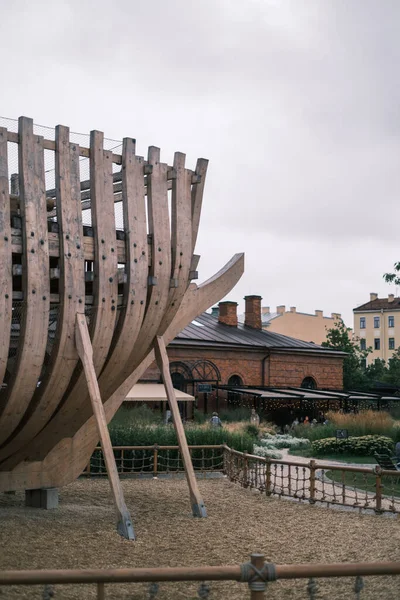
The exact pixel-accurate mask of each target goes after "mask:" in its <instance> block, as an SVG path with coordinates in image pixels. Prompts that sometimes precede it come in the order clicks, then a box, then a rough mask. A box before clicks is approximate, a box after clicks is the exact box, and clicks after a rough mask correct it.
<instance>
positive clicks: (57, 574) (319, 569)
mask: <svg viewBox="0 0 400 600" xmlns="http://www.w3.org/2000/svg"><path fill="white" fill-rule="evenodd" d="M265 564H266V563H264V565H265ZM271 566H272V565H271ZM246 567H249V563H247V564H246ZM258 568H259V570H260V571H261V572H263V575H264V576H265V577H266V579H267V573H268V572H274V573H275V576H276V579H301V578H310V577H356V576H357V575H360V576H368V575H400V562H380V563H345V564H342V563H334V564H296V565H274V569H266V570H265V571H264V570H263V568H260V567H258ZM246 570H247V571H248V573H249V577H250V578H253V577H254V572H253V571H252V569H251V568H250V569H248V568H247V569H246ZM243 573H244V570H243V567H242V565H236V566H223V567H173V568H161V569H156V568H149V569H148V568H143V569H85V570H40V571H39V570H32V571H0V585H18V584H30V585H35V584H46V583H51V584H60V583H63V584H66V583H98V582H99V583H128V582H151V581H224V580H225V581H243V580H244V579H243ZM245 580H246V579H245Z"/></svg>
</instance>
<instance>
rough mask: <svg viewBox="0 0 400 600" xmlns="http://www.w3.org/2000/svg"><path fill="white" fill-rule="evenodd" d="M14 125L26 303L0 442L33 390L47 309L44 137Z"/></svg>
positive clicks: (27, 125) (0, 418)
mask: <svg viewBox="0 0 400 600" xmlns="http://www.w3.org/2000/svg"><path fill="white" fill-rule="evenodd" d="M18 127H19V140H20V143H19V146H18V157H19V168H20V183H19V187H20V197H21V216H22V220H23V229H22V233H23V246H24V248H25V252H24V254H23V261H22V267H23V274H22V287H23V292H24V297H25V300H24V305H23V313H22V320H21V329H20V334H19V344H18V348H17V360H16V363H15V365H14V371H13V373H12V375H11V378H10V381H9V382H8V386H7V390H6V392H5V394H4V395H5V397H4V398H2V402H1V408H0V444H2V443H4V442H5V441H6V440H7V439H8V438H10V437H11V436H12V435H13V433H14V431H15V429H16V427H17V426H18V425H19V424H20V422H21V421H22V419H23V417H24V415H25V412H26V411H27V409H28V407H29V404H30V402H31V400H32V397H33V395H34V393H35V391H36V387H37V383H38V380H39V377H40V373H41V371H42V366H43V361H44V357H45V351H46V344H47V331H48V323H49V308H50V279H49V252H48V241H47V216H46V212H47V211H46V196H45V175H44V152H43V139H42V138H41V137H39V136H35V135H34V134H33V122H32V120H31V119H27V118H26V117H20V119H19V124H18Z"/></svg>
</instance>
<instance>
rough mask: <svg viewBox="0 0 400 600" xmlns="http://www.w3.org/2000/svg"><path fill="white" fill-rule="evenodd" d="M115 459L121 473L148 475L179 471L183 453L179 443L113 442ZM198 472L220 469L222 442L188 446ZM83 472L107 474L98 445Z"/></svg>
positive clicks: (221, 465) (98, 474)
mask: <svg viewBox="0 0 400 600" xmlns="http://www.w3.org/2000/svg"><path fill="white" fill-rule="evenodd" d="M113 450H114V456H115V462H116V464H117V469H118V473H120V475H139V476H140V475H150V474H152V475H153V477H157V476H158V475H161V474H174V473H182V472H183V471H184V466H183V461H182V456H181V453H180V451H179V447H178V446H159V445H158V444H154V445H153V446H114V447H113ZM189 452H190V455H191V458H192V463H193V467H194V470H195V471H196V472H197V473H209V472H212V471H214V472H215V471H223V469H224V453H225V447H224V446H221V445H214V446H213V445H208V446H189ZM82 475H87V476H93V475H95V476H100V475H107V469H106V465H105V462H104V457H103V452H102V450H101V448H96V450H95V451H94V453H93V454H92V456H91V458H90V462H89V464H88V465H87V467H86V469H85V470H84V471H83V473H82Z"/></svg>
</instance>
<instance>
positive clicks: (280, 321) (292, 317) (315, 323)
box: [239, 305, 341, 344]
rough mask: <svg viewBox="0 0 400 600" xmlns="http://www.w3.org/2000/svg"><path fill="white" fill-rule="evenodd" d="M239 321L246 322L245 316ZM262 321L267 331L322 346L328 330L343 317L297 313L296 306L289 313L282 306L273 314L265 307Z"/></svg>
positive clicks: (321, 312) (335, 314) (317, 311)
mask: <svg viewBox="0 0 400 600" xmlns="http://www.w3.org/2000/svg"><path fill="white" fill-rule="evenodd" d="M239 319H240V320H241V321H244V315H242V316H241V317H239ZM261 319H262V328H263V329H265V330H267V331H272V332H274V333H281V334H282V335H288V336H290V337H293V338H295V339H297V340H304V341H305V342H314V344H322V342H325V341H326V334H327V332H328V330H329V329H332V328H333V327H335V325H336V324H337V322H338V321H339V320H341V315H340V313H332V314H331V316H330V317H328V316H325V315H324V314H323V311H322V310H316V311H315V313H314V314H313V315H312V314H308V313H302V312H297V310H296V307H295V306H291V307H290V309H289V310H288V311H287V310H286V306H283V305H282V306H277V307H276V312H271V311H270V307H269V306H263V307H262V309H261Z"/></svg>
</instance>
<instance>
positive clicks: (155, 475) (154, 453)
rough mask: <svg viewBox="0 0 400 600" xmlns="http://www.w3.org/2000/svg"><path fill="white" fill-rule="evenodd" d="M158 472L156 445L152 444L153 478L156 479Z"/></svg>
mask: <svg viewBox="0 0 400 600" xmlns="http://www.w3.org/2000/svg"><path fill="white" fill-rule="evenodd" d="M157 470H158V444H154V450H153V478H154V479H157Z"/></svg>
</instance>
